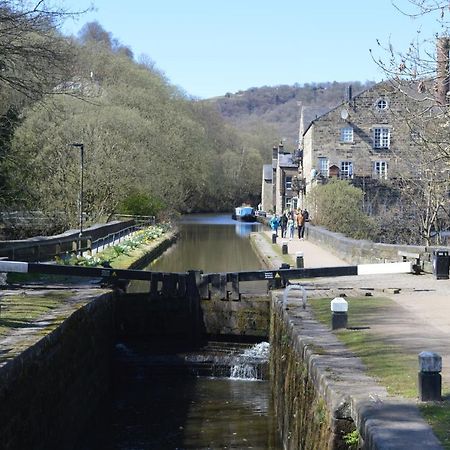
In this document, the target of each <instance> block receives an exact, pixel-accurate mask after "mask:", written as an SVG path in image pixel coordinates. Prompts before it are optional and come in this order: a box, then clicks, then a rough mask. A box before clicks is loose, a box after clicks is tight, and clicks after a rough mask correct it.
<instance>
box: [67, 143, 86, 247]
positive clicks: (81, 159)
mask: <svg viewBox="0 0 450 450" xmlns="http://www.w3.org/2000/svg"><path fill="white" fill-rule="evenodd" d="M69 145H71V146H72V147H78V148H79V149H80V203H79V204H80V216H79V217H80V233H79V234H78V239H79V240H78V246H79V250H80V253H81V238H82V236H83V172H84V144H69Z"/></svg>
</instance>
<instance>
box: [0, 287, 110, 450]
mask: <svg viewBox="0 0 450 450" xmlns="http://www.w3.org/2000/svg"><path fill="white" fill-rule="evenodd" d="M113 316H114V302H113V301H112V294H105V295H102V296H101V297H99V298H97V299H96V300H94V301H92V302H90V303H88V304H87V305H85V306H84V307H82V308H80V309H78V310H77V311H76V312H74V313H73V314H72V315H71V316H70V317H68V318H67V319H66V320H65V321H64V323H62V324H61V325H60V326H59V327H58V328H57V329H55V330H54V331H52V332H51V333H49V334H47V335H46V336H45V337H43V338H42V339H41V340H40V341H38V342H37V343H36V344H35V345H33V346H31V347H29V348H28V349H27V350H25V351H24V352H22V353H21V354H20V355H19V356H17V357H16V358H14V359H13V360H12V361H10V362H9V363H7V364H6V365H4V366H3V367H2V368H1V369H0V404H1V408H0V435H1V445H0V446H1V448H2V449H4V450H24V449H33V450H53V449H55V450H56V449H58V450H60V449H67V450H70V449H72V448H73V446H74V443H75V441H76V438H77V436H79V434H80V432H81V431H82V430H83V429H84V428H85V426H86V423H87V422H88V421H89V418H90V414H92V413H93V412H94V411H95V409H96V407H97V405H98V404H99V402H100V401H101V399H102V398H103V396H104V395H105V393H106V392H107V390H108V389H109V387H110V376H111V373H110V364H111V352H112V348H113V329H114V328H113Z"/></svg>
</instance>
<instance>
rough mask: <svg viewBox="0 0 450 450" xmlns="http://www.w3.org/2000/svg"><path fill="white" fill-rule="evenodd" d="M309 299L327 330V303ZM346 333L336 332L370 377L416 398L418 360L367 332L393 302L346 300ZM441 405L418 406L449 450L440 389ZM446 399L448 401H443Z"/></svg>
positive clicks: (449, 404) (449, 417)
mask: <svg viewBox="0 0 450 450" xmlns="http://www.w3.org/2000/svg"><path fill="white" fill-rule="evenodd" d="M331 300H332V299H329V298H327V299H312V300H311V301H310V305H311V307H312V310H313V313H314V316H315V317H316V319H317V320H319V321H320V322H322V323H324V324H326V325H329V326H331V311H330V301H331ZM346 300H347V301H348V304H349V323H348V329H346V330H336V331H335V333H336V335H337V337H338V339H339V340H340V341H342V342H343V343H344V344H346V345H347V347H348V348H349V349H350V350H351V351H353V352H354V353H355V354H356V355H357V356H359V357H360V358H361V359H362V361H363V362H364V364H365V365H366V367H367V369H368V373H369V375H371V376H373V377H374V378H376V379H377V380H379V382H380V383H381V384H382V385H383V386H385V387H386V389H387V391H388V393H389V394H390V395H396V396H402V397H406V398H417V371H418V360H417V355H416V354H410V353H407V352H405V351H404V349H403V348H402V347H401V345H399V344H395V343H393V342H391V341H389V340H388V339H387V338H385V337H384V336H382V335H379V334H377V333H375V332H373V331H371V329H370V326H371V324H372V323H373V322H376V320H377V318H379V319H380V320H381V319H382V318H383V317H388V315H389V314H392V313H393V306H394V302H393V301H392V300H390V299H387V298H378V297H361V298H347V299H346ZM443 394H444V399H445V400H444V401H442V402H439V403H430V404H426V403H423V404H420V405H419V408H420V410H421V412H422V414H423V416H424V418H425V420H426V421H427V422H428V423H429V424H430V425H431V427H432V428H433V431H434V432H435V434H436V436H437V437H438V438H439V440H440V441H441V443H442V445H443V447H444V448H445V449H448V450H450V396H449V394H450V392H449V391H448V387H446V386H444V392H443ZM447 398H449V399H447Z"/></svg>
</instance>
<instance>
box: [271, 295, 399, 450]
mask: <svg viewBox="0 0 450 450" xmlns="http://www.w3.org/2000/svg"><path fill="white" fill-rule="evenodd" d="M270 342H271V356H270V369H269V370H270V376H271V380H272V383H273V392H274V407H275V414H276V417H277V421H278V427H279V430H280V432H281V438H282V441H283V444H284V448H285V449H286V450H290V449H292V450H294V449H299V448H301V449H304V450H318V449H330V450H341V449H342V450H343V449H346V450H347V449H348V448H349V447H348V445H347V444H346V443H345V442H344V437H345V436H346V435H348V434H349V433H350V432H353V431H355V430H358V431H359V436H360V437H361V440H360V443H361V444H362V447H358V448H364V449H369V450H374V449H378V450H380V449H388V448H391V447H389V445H387V446H383V445H381V446H378V443H379V437H380V435H382V433H380V432H379V429H377V426H378V424H377V423H376V421H371V420H370V419H371V418H372V417H371V415H372V414H373V411H372V405H373V402H372V400H371V399H372V398H377V399H379V400H380V402H383V401H385V400H386V397H387V392H386V389H385V388H384V387H382V386H379V385H377V384H376V382H375V381H374V380H373V379H372V378H370V377H368V376H367V375H366V373H365V368H364V366H363V364H362V363H361V361H360V360H359V359H358V358H356V357H355V356H354V355H352V354H351V353H350V352H349V351H348V350H347V349H346V348H345V346H344V345H343V344H341V343H340V342H339V341H338V340H337V338H336V336H335V335H334V334H332V333H330V332H329V329H328V328H327V327H325V326H323V325H321V324H319V323H318V322H316V321H315V320H314V319H313V317H312V316H311V313H310V312H309V311H308V309H306V310H304V309H303V308H302V307H301V300H299V301H293V300H291V301H290V302H288V303H287V304H286V305H284V304H283V302H282V294H280V293H276V292H275V293H274V294H273V299H272V313H271V328H270ZM369 423H370V426H368V425H367V424H369ZM364 424H366V427H365V429H364ZM383 425H384V424H383ZM363 429H364V433H362V430H363ZM374 433H375V436H374ZM362 438H367V441H366V442H365V443H363V442H362ZM392 448H400V447H392Z"/></svg>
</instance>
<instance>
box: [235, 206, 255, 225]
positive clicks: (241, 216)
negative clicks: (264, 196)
mask: <svg viewBox="0 0 450 450" xmlns="http://www.w3.org/2000/svg"><path fill="white" fill-rule="evenodd" d="M231 218H232V219H234V220H238V221H240V222H256V220H257V219H256V214H255V210H254V209H253V208H252V207H251V206H239V207H237V208H235V213H234V214H233V215H232V216H231Z"/></svg>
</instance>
